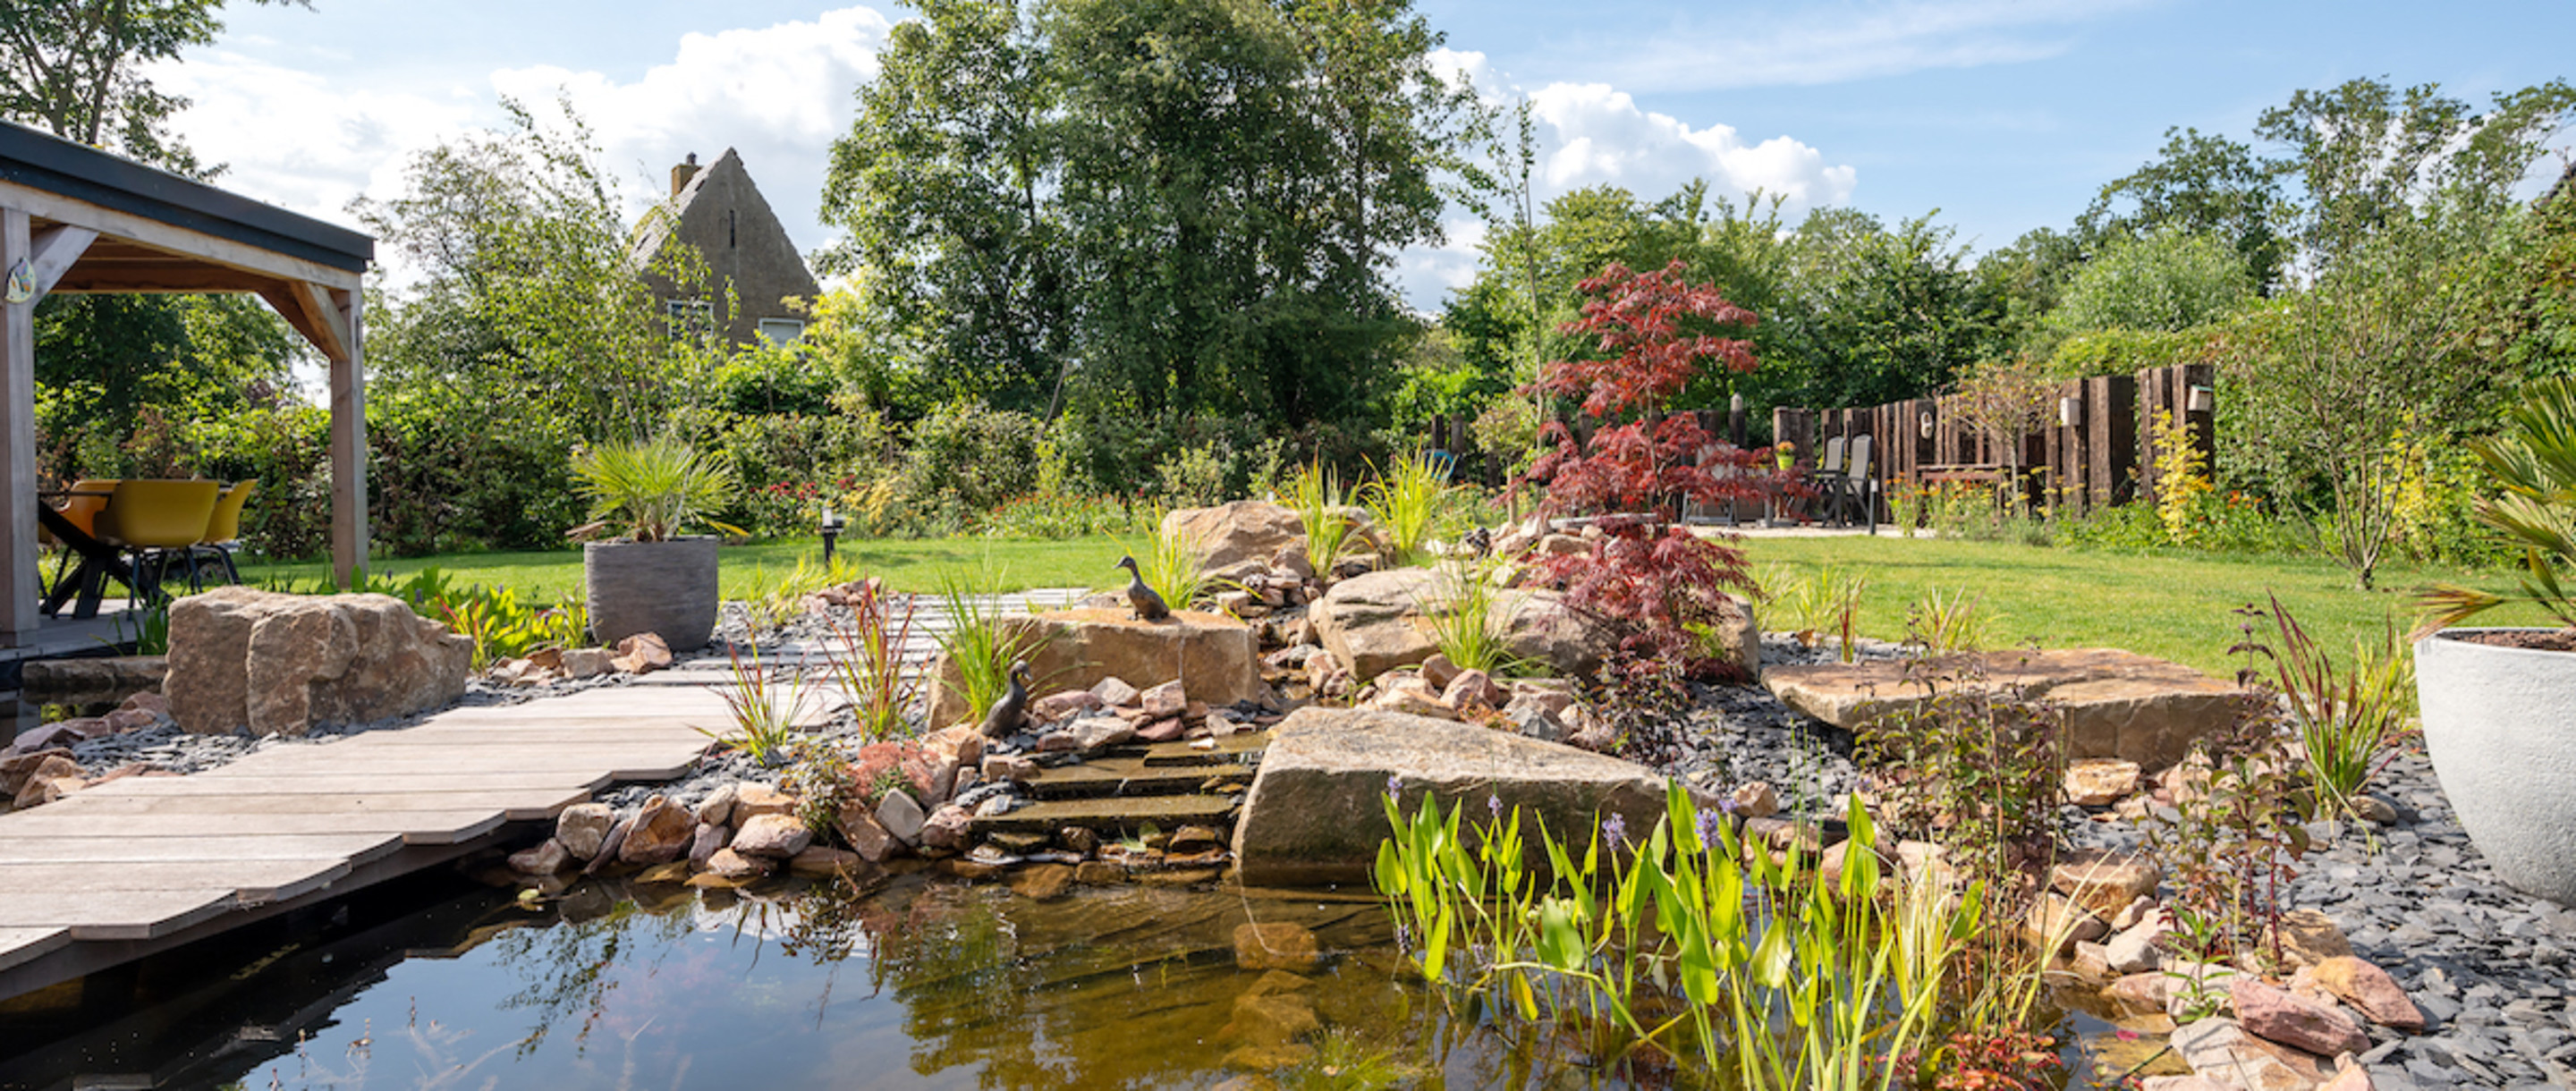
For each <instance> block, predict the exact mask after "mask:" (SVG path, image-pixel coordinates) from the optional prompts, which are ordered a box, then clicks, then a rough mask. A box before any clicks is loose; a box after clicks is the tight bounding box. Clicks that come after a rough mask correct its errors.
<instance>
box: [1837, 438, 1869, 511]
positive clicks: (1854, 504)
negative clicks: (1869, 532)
mask: <svg viewBox="0 0 2576 1091" xmlns="http://www.w3.org/2000/svg"><path fill="white" fill-rule="evenodd" d="M1869 446H1870V444H1869V437H1868V436H1854V437H1852V441H1851V464H1850V465H1849V466H1847V467H1845V468H1844V470H1843V479H1842V483H1841V485H1840V487H1838V488H1837V489H1836V490H1835V491H1834V520H1835V521H1836V522H1838V523H1841V524H1842V525H1844V526H1850V525H1851V524H1852V513H1853V510H1854V509H1855V508H1857V509H1858V510H1859V512H1860V514H1861V516H1862V517H1863V518H1866V519H1868V520H1869V521H1870V523H1871V525H1873V526H1875V525H1876V524H1877V523H1878V501H1877V498H1876V497H1873V496H1871V495H1870V494H1869V487H1870V485H1871V484H1872V482H1871V481H1870V478H1869Z"/></svg>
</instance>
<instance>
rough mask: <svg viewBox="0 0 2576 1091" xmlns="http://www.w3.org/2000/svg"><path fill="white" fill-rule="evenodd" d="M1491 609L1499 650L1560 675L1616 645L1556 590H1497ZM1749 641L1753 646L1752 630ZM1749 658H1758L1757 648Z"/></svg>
mask: <svg viewBox="0 0 2576 1091" xmlns="http://www.w3.org/2000/svg"><path fill="white" fill-rule="evenodd" d="M1494 613H1495V614H1496V615H1497V616H1499V617H1500V618H1501V619H1502V626H1503V650H1504V651H1505V652H1507V653H1509V654H1510V655H1511V656H1512V657H1513V658H1515V659H1520V660H1524V661H1527V662H1530V663H1537V664H1542V665H1544V666H1546V667H1547V669H1548V670H1550V671H1552V672H1554V673H1555V674H1556V675H1557V676H1558V677H1560V678H1589V677H1591V676H1593V675H1594V674H1596V673H1599V671H1600V670H1601V665H1602V663H1604V662H1605V661H1607V660H1608V659H1609V658H1610V656H1611V654H1612V653H1614V652H1616V651H1618V650H1619V640H1618V635H1617V634H1616V633H1614V632H1612V631H1611V630H1610V629H1608V628H1605V627H1603V626H1602V625H1600V624H1599V623H1597V622H1595V621H1593V620H1591V619H1589V618H1586V617H1584V616H1583V615H1581V614H1578V613H1575V612H1574V609H1573V608H1572V607H1569V606H1567V605H1566V604H1565V596H1564V595H1563V594H1561V593H1559V592H1556V591H1549V590H1545V589H1540V588H1526V589H1522V590H1517V591H1513V592H1511V593H1509V594H1505V595H1500V596H1497V597H1496V599H1495V601H1494ZM1736 635H1737V636H1741V632H1738V633H1737V634H1736ZM1730 639H1732V638H1730ZM1755 642H1756V643H1755V646H1756V647H1757V648H1758V647H1759V643H1760V634H1758V633H1757V634H1755ZM1755 661H1756V662H1759V661H1760V652H1758V651H1757V652H1756V653H1755ZM1560 715H1562V713H1560Z"/></svg>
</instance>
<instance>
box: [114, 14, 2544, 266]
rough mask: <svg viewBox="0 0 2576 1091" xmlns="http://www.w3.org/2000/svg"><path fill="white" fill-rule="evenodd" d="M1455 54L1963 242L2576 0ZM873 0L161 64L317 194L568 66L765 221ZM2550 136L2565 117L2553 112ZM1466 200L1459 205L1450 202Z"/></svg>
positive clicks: (1749, 36) (444, 18) (1745, 182)
mask: <svg viewBox="0 0 2576 1091" xmlns="http://www.w3.org/2000/svg"><path fill="white" fill-rule="evenodd" d="M1416 3H1417V5H1418V8H1419V10H1420V11H1422V12H1423V14H1424V15H1425V16H1426V17H1428V18H1429V20H1430V21H1431V23H1432V25H1433V26H1434V27H1435V28H1437V29H1439V30H1441V31H1443V32H1445V33H1446V34H1447V36H1448V43H1447V45H1448V49H1449V50H1450V51H1451V52H1452V56H1450V57H1449V58H1447V59H1448V60H1449V61H1450V62H1451V63H1454V64H1456V65H1457V66H1459V67H1461V68H1463V69H1465V70H1467V71H1470V72H1472V73H1474V74H1475V75H1476V76H1477V78H1478V80H1479V83H1480V85H1482V86H1486V87H1489V88H1492V89H1494V90H1496V91H1506V90H1508V91H1510V92H1515V93H1519V94H1525V95H1528V96H1530V97H1531V98H1532V99H1533V100H1534V101H1535V102H1537V103H1538V104H1539V107H1540V113H1541V115H1542V116H1543V117H1545V118H1547V119H1548V124H1547V125H1546V126H1545V127H1544V130H1543V132H1544V136H1545V138H1546V140H1547V142H1548V152H1549V155H1550V160H1549V164H1548V168H1547V178H1546V179H1545V184H1546V186H1547V187H1548V188H1549V189H1551V190H1560V191H1561V190H1562V189H1565V188H1570V187H1572V186H1576V185H1583V184H1590V183H1596V182H1612V183H1617V184H1622V185H1627V186H1629V187H1630V188H1632V189H1634V190H1636V191H1637V192H1638V193H1639V194H1640V195H1641V196H1644V197H1646V198H1648V199H1650V200H1651V199H1653V198H1655V197H1660V196H1662V195H1664V194H1667V193H1669V192H1671V191H1672V190H1673V188H1674V187H1675V186H1677V185H1678V184H1679V183H1680V182H1681V181H1682V180H1684V179H1687V178H1689V177H1691V176H1694V175H1703V176H1707V177H1710V178H1711V181H1712V183H1713V184H1714V185H1715V186H1716V188H1717V189H1719V190H1720V191H1722V192H1723V191H1727V190H1741V189H1744V188H1749V187H1751V186H1754V185H1761V186H1764V187H1766V188H1768V189H1771V190H1774V191H1780V190H1786V191H1789V192H1791V193H1793V194H1794V195H1796V197H1797V200H1796V202H1795V206H1796V207H1799V208H1805V207H1813V206H1816V205H1820V204H1847V205H1851V206H1855V207H1858V208H1860V209H1862V210H1865V211H1868V212H1871V213H1874V214H1877V215H1880V216H1883V217H1887V218H1890V219H1895V218H1902V217H1910V216H1916V215H1921V214H1923V213H1926V212H1929V211H1932V210H1933V209H1936V208H1937V209H1939V210H1940V212H1941V215H1940V220H1939V222H1941V223H1943V224H1946V225H1949V226H1952V227H1954V228H1956V229H1957V231H1958V238H1959V240H1960V241H1961V242H1963V243H1969V244H1972V245H1974V246H1976V247H1977V248H1979V249H1986V248H1991V247H1994V246H2000V245H2004V244H2007V243H2009V242H2011V241H2012V239H2013V238H2014V237H2016V236H2018V235H2019V234H2021V233H2022V232H2023V231H2026V230H2028V229H2030V228H2033V227H2039V226H2054V227H2063V226H2065V225H2066V224H2067V223H2068V222H2069V221H2071V220H2072V219H2073V217H2074V216H2075V215H2076V213H2078V212H2080V211H2081V210H2082V209H2083V208H2084V206H2085V204H2086V203H2087V202H2089V201H2090V200H2091V199H2092V197H2093V194H2094V192H2095V191H2096V190H2098V189H2099V188H2100V187H2101V185H2102V184H2103V183H2104V182H2106V181H2108V180H2110V179H2112V178H2114V177H2117V176H2119V175H2121V174H2124V173H2126V172H2128V171H2129V170H2132V169H2134V168H2135V167H2137V166H2138V165H2139V164H2141V163H2143V162H2145V161H2146V160H2147V159H2148V158H2149V157H2151V156H2152V155H2153V154H2154V153H2155V151H2156V149H2157V147H2158V146H2159V145H2160V144H2161V143H2162V140H2163V133H2164V131H2165V129H2166V128H2167V127H2168V126H2175V125H2182V126H2194V127H2198V128H2199V129H2201V130H2202V131H2204V132H2215V133H2223V134H2226V135H2229V136H2232V137H2235V138H2237V139H2250V138H2251V133H2252V128H2253V123H2254V119H2255V117H2256V115H2258V114H2260V113H2261V112H2262V111H2263V110H2264V109H2265V108H2266V107H2269V106H2274V105H2278V104H2280V103H2282V102H2283V101H2285V100H2287V99H2288V97H2289V96H2290V94H2291V92H2293V91H2295V90H2297V89H2300V88H2325V87H2329V86H2332V85H2334V84H2337V83H2340V82H2342V81H2344V80H2347V79H2352V78H2355V77H2360V76H2385V77H2388V78H2390V79H2392V80H2394V81H2395V82H2397V83H2399V84H2401V85H2404V84H2413V83H2420V82H2427V81H2431V82H2438V83H2440V84H2442V85H2443V87H2444V89H2445V90H2446V91H2448V92H2450V93H2452V94H2455V95H2460V96H2463V97H2469V98H2471V99H2473V100H2477V101H2483V100H2484V98H2485V96H2486V95H2487V94H2488V93H2490V92H2494V91H2499V90H2510V89H2514V88H2519V87H2523V86H2527V85H2529V84H2533V83H2537V82H2541V81H2544V80H2547V79H2551V78H2556V77H2562V76H2569V77H2576V63H2571V59H2572V58H2576V53H2571V52H2569V51H2568V49H2567V43H2569V42H2571V41H2576V3H2569V2H2567V0H2527V2H2519V3H2488V4H2469V3H2451V4H2425V3H2412V4H2401V3H2378V2H2339V3H2325V2H2311V0H2297V2H2275V0H2232V2H2229V0H2161V2H2160V0H2099V2H2090V3H2081V2H2075V0H1892V2H1854V3H1770V4H1730V5H1715V4H1677V3H1669V2H1667V3H1646V2H1639V0H1583V2H1580V3H1563V2H1552V3H1540V2H1534V0H1500V2H1497V0H1416ZM908 14H909V10H908V9H905V8H903V7H901V6H899V5H896V4H892V3H884V2H875V3H867V4H861V5H844V6H838V7H832V6H824V5H818V4H815V3H811V2H808V3H786V2H778V0H737V2H729V3H722V4H709V3H704V2H699V3H657V2H629V3H588V2H540V3H529V2H525V0H521V2H516V3H502V2H494V0H448V2H444V3H439V4H423V3H419V2H417V0H316V3H315V6H314V9H312V10H305V9H301V8H274V7H245V6H236V7H235V8H234V9H233V10H231V11H229V12H228V13H227V19H228V22H229V24H230V27H229V30H228V31H227V33H226V34H225V35H224V36H223V38H222V39H221V40H219V41H218V42H217V43H215V44H214V45H213V46H211V47H207V48H204V49H201V50H197V51H194V52H192V53H191V54H190V55H189V56H188V57H187V58H186V59H185V63H184V64H182V65H180V66H178V67H176V68H175V69H172V70H169V71H166V72H163V73H160V74H159V76H158V78H160V79H161V80H162V82H163V84H164V85H165V86H166V87H169V88H171V89H174V90H179V91H182V92H183V93H188V94H191V95H193V96H195V97H196V98H197V100H198V106H197V108H195V109H193V110H191V111H190V112H188V113H187V114H185V115H182V117H181V118H180V119H179V121H178V126H179V129H180V131H181V132H182V134H183V135H184V136H186V137H187V138H188V139H190V140H191V142H192V143H194V144H195V145H196V146H197V148H198V150H199V151H200V153H201V154H204V155H206V156H208V157H209V158H212V159H215V160H218V161H222V162H226V163H229V164H231V166H232V168H233V174H232V175H231V177H230V179H229V182H230V184H232V185H234V186H235V187H237V188H240V189H242V190H244V191H245V192H247V193H250V194H252V195H254V196H259V197H262V198H264V199H267V200H270V201H273V202H276V203H279V204H283V205H286V206H288V207H292V208H296V209H298V210H299V211H304V212H308V213H312V214H316V215H321V216H324V217H326V218H329V219H334V220H341V221H346V220H348V219H349V217H348V215H347V214H346V213H345V212H343V211H342V207H343V206H344V205H346V203H347V202H348V201H349V200H350V199H351V198H352V197H356V196H358V195H360V194H362V193H367V194H373V195H376V196H387V195H390V194H392V193H394V192H397V191H398V187H399V183H400V169H401V166H402V162H403V159H404V158H405V156H407V155H408V154H409V153H410V152H412V151H415V150H417V149H419V148H422V147H427V146H429V145H431V144H433V143H435V142H436V141H437V140H439V139H441V138H443V137H445V136H447V135H451V134H453V133H455V132H458V131H460V130H462V129H465V128H468V127H474V126H487V125H492V124H496V123H497V122H498V120H499V117H500V115H499V110H498V107H497V102H498V98H499V96H500V95H502V94H504V93H507V94H513V95H517V96H521V97H533V98H539V99H546V98H551V97H552V96H553V94H554V90H555V89H556V88H565V89H567V90H568V91H569V93H570V95H571V97H572V99H573V101H574V102H575V104H576V106H577V108H579V109H580V111H581V112H582V113H583V114H584V116H585V117H586V118H587V119H588V120H589V122H590V123H591V125H592V126H593V128H594V130H595V131H596V133H597V134H598V137H599V139H600V142H601V144H602V145H603V147H604V149H605V152H606V155H607V159H608V162H609V165H610V166H611V167H612V169H613V170H615V172H616V173H617V174H618V176H619V177H620V178H621V179H623V180H626V181H627V182H628V183H629V186H630V190H631V192H630V199H631V200H633V201H634V202H636V203H637V204H639V205H640V204H641V202H642V201H644V200H646V199H648V198H649V197H650V196H653V195H654V194H653V193H652V190H653V189H654V187H655V185H656V183H655V182H654V181H653V180H654V179H655V178H656V177H657V176H658V175H660V173H661V172H662V170H663V169H664V168H665V167H667V166H668V165H669V164H670V163H671V162H674V161H676V160H677V159H678V157H679V156H680V155H682V154H684V153H686V152H690V151H696V152H699V153H700V154H702V155H712V154H713V153H715V152H718V151H721V150H722V149H723V148H724V147H725V146H727V145H733V146H737V147H739V148H740V149H741V150H742V152H743V155H744V157H745V161H746V163H747V164H748V165H749V166H750V168H751V170H752V173H753V176H754V177H755V178H757V179H758V180H759V181H760V183H761V185H762V188H763V191H764V192H765V193H766V194H767V195H768V196H769V198H770V200H771V202H772V203H773V205H775V206H776V207H777V209H778V211H779V213H780V215H781V218H782V219H783V220H784V221H785V222H786V224H787V226H788V230H789V231H790V233H791V234H793V235H795V236H796V237H797V239H798V241H799V242H800V243H801V244H803V245H805V246H806V247H808V248H809V249H810V248H811V247H813V246H815V245H817V244H820V243H821V242H823V241H824V240H825V239H827V238H828V237H829V234H830V232H829V230H828V229H827V228H825V227H824V226H822V225H821V224H820V223H818V222H817V221H816V219H815V216H814V209H815V207H816V205H817V202H818V191H819V189H820V186H821V183H822V173H823V165H822V164H823V156H824V152H825V149H826V147H827V145H828V144H829V142H830V140H831V138H832V137H834V136H836V135H839V134H840V133H842V132H844V131H846V130H847V127H848V124H849V118H850V114H851V106H850V94H851V91H852V89H853V88H854V87H855V85H856V84H857V82H858V81H859V80H861V79H864V78H867V77H868V76H870V75H872V74H873V73H874V61H873V58H874V53H875V49H876V47H877V45H878V44H879V43H880V42H881V41H882V40H883V33H884V30H885V28H886V27H887V26H889V25H890V24H891V23H892V22H894V21H898V20H900V19H902V18H904V17H906V16H907V15H908ZM2555 143H2556V144H2557V145H2558V146H2559V147H2561V149H2562V150H2565V149H2570V148H2576V133H2571V134H2562V135H2561V136H2560V137H2559V139H2558V140H2557V141H2556V142H2555ZM1462 215H1463V214H1462ZM1455 227H1456V229H1455V230H1454V231H1453V232H1452V235H1453V237H1452V239H1451V242H1450V244H1449V245H1448V246H1447V247H1445V248H1441V249H1437V250H1434V249H1427V248H1426V249H1424V250H1421V251H1417V252H1415V253H1412V254H1408V255H1406V257H1405V259H1404V261H1403V263H1402V268H1401V270H1400V272H1399V280H1400V281H1401V282H1402V283H1403V285H1404V287H1405V289H1406V292H1407V294H1408V296H1409V297H1410V298H1411V299H1413V301H1414V302H1415V304H1416V305H1417V306H1422V307H1425V308H1435V307H1436V306H1437V305H1438V302H1439V299H1440V297H1441V296H1442V295H1443V294H1444V291H1445V288H1446V286H1447V285H1449V284H1452V283H1455V282H1457V281H1458V280H1459V279H1460V278H1461V277H1462V276H1464V275H1465V273H1466V271H1467V270H1468V269H1470V268H1471V267H1472V263H1473V252H1472V244H1473V241H1474V238H1475V235H1476V230H1475V228H1474V226H1473V225H1472V224H1469V223H1466V222H1464V221H1463V220H1462V221H1461V222H1459V223H1457V224H1456V225H1455Z"/></svg>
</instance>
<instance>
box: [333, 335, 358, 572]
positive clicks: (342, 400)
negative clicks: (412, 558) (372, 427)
mask: <svg viewBox="0 0 2576 1091" xmlns="http://www.w3.org/2000/svg"><path fill="white" fill-rule="evenodd" d="M330 301H331V304H332V306H333V307H334V309H336V310H337V311H338V312H339V315H340V328H341V329H344V330H346V331H348V342H347V344H346V345H345V346H344V351H342V352H338V353H334V354H333V355H332V357H331V578H332V579H333V580H334V581H335V582H337V583H338V584H339V585H340V586H342V587H347V586H350V585H351V583H352V581H354V580H355V579H356V578H357V577H358V576H359V575H361V574H363V573H364V572H365V571H366V569H367V363H366V350H365V347H364V346H365V343H366V337H365V321H364V315H365V311H366V306H365V303H364V302H363V301H362V300H361V299H360V297H359V294H358V293H356V292H348V291H333V292H332V293H331V299H330Z"/></svg>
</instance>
